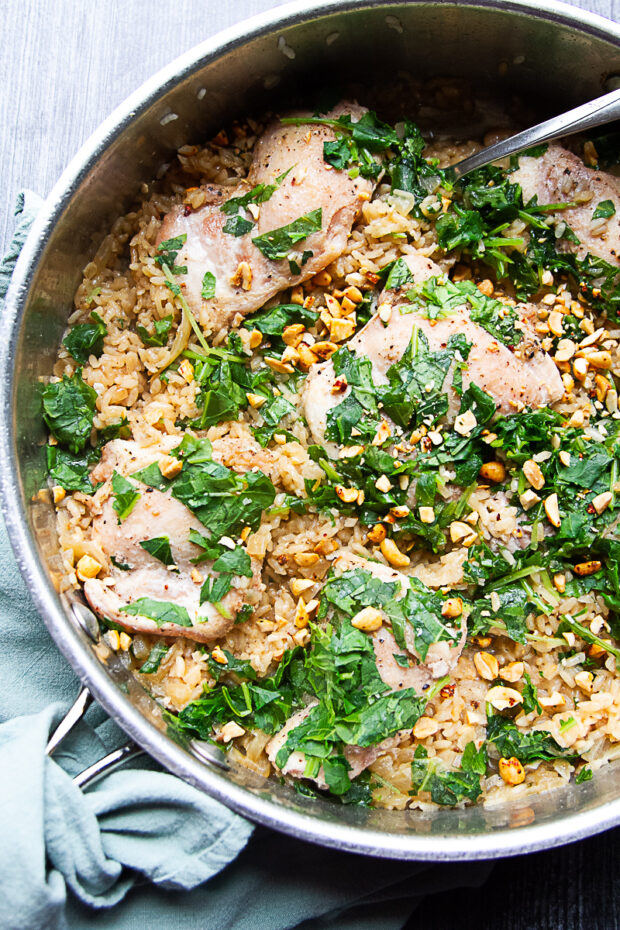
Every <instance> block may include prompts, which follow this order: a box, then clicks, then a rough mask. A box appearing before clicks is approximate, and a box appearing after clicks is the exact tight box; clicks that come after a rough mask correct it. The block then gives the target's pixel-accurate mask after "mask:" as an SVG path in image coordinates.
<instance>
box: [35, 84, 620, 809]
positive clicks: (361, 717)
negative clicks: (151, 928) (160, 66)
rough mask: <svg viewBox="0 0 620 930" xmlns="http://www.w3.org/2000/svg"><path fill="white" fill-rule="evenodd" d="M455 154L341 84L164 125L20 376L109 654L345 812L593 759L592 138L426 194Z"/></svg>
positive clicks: (597, 752)
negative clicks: (155, 175)
mask: <svg viewBox="0 0 620 930" xmlns="http://www.w3.org/2000/svg"><path fill="white" fill-rule="evenodd" d="M471 147H472V144H469V150H471ZM457 149H458V146H455V144H454V143H453V142H450V141H446V142H442V143H437V142H436V143H434V144H433V146H432V147H431V146H429V147H427V148H425V145H424V141H423V139H422V136H421V135H420V133H419V131H418V130H417V128H416V127H415V126H414V125H413V123H411V122H409V121H405V122H404V123H401V124H399V125H398V126H396V127H391V126H389V125H387V124H386V123H383V122H381V121H380V120H379V119H378V118H377V117H376V116H375V115H374V113H372V112H370V111H368V110H367V109H365V108H364V107H362V106H358V105H357V104H350V103H347V102H343V103H341V104H339V105H338V106H337V107H336V108H334V109H333V110H332V111H330V112H327V113H324V114H322V115H318V116H317V115H316V114H315V115H310V114H309V113H301V114H294V115H293V116H289V117H285V118H284V119H275V120H272V121H271V122H269V123H268V124H267V125H265V126H263V125H260V124H257V123H254V122H252V121H248V123H247V124H245V125H243V126H241V125H234V126H233V127H231V129H230V131H226V132H224V131H222V132H220V133H219V134H218V135H217V136H216V137H215V139H213V140H212V141H211V142H210V143H209V144H208V145H206V146H205V147H203V148H199V147H197V146H186V147H184V148H183V149H181V150H180V152H179V156H178V163H177V164H175V165H174V166H173V167H172V168H170V169H169V171H168V173H167V174H166V176H165V177H164V178H163V180H162V181H161V182H158V183H157V184H154V185H152V186H151V187H148V186H147V185H145V187H144V199H143V201H142V203H141V205H140V207H139V208H138V209H137V210H136V211H135V212H133V213H131V214H129V215H128V216H125V217H122V218H121V219H119V220H118V221H117V223H116V224H115V226H114V228H113V230H112V231H111V233H110V235H109V236H108V237H107V238H106V240H105V241H104V243H103V244H102V246H101V248H100V249H99V251H98V253H97V255H96V256H95V258H94V259H93V262H92V263H91V264H90V265H89V266H88V267H87V268H86V269H85V272H84V280H83V283H82V284H81V286H80V288H79V289H78V292H77V295H76V309H75V312H74V313H73V315H72V316H71V319H70V328H69V330H68V332H67V335H66V337H65V339H64V343H63V347H62V348H61V351H60V355H59V359H58V363H57V367H56V376H57V377H56V378H55V379H52V382H51V383H50V384H49V385H47V387H46V388H45V390H44V392H43V406H44V416H45V419H46V422H47V424H48V426H49V429H50V434H51V436H50V444H49V446H48V449H47V455H48V467H49V475H50V482H51V486H52V489H53V496H54V501H55V503H56V505H57V510H58V527H59V536H60V542H61V547H62V551H63V556H64V559H65V564H66V568H67V579H66V584H67V586H74V585H82V586H83V590H84V594H85V596H86V599H87V600H88V602H89V603H90V605H91V606H92V608H93V609H94V610H95V611H96V613H97V615H98V617H99V618H100V620H101V624H102V628H103V629H104V630H106V632H105V635H104V640H105V641H106V643H107V644H108V646H109V647H110V648H112V649H113V650H115V651H116V652H118V653H119V655H120V656H121V657H122V658H123V661H125V662H126V664H127V666H128V667H131V668H132V669H133V670H134V672H135V675H136V677H137V678H138V679H139V680H140V681H142V682H143V683H144V684H145V686H146V687H147V688H148V689H149V690H150V691H151V693H152V694H153V695H154V696H155V698H156V699H157V700H158V701H159V702H160V703H161V704H162V706H163V707H164V708H165V709H166V710H167V711H168V712H169V719H170V721H171V723H172V725H174V726H176V727H178V728H179V729H180V730H182V731H183V732H184V733H186V734H188V735H190V736H191V737H193V738H198V739H203V740H215V741H216V742H217V743H218V744H220V745H221V746H222V747H224V748H226V749H227V750H228V751H229V752H230V753H231V755H232V756H233V757H234V759H235V760H237V761H238V762H241V763H242V764H244V765H246V766H248V767H250V768H252V769H254V770H255V771H257V772H258V773H260V774H264V775H268V774H270V773H273V774H276V775H281V776H284V777H286V778H287V779H288V780H289V781H290V782H291V783H292V784H294V785H295V786H296V787H297V788H298V790H300V791H302V792H303V793H306V794H308V795H312V794H315V793H317V792H318V793H325V792H327V793H328V794H329V795H330V796H332V797H333V798H335V799H338V800H341V801H344V802H347V803H359V804H374V805H377V806H384V807H389V808H396V809H401V808H405V807H414V808H415V807H418V808H425V807H427V806H428V805H435V804H446V805H459V804H464V803H468V802H473V801H477V800H478V799H481V800H482V801H484V803H487V804H495V803H501V802H502V801H503V800H505V799H506V798H509V797H511V796H514V794H518V795H524V794H528V793H537V792H540V791H544V790H549V789H552V788H554V787H558V786H560V785H562V784H564V783H566V782H567V781H568V780H569V779H571V778H573V777H574V778H576V779H577V780H578V781H583V780H586V779H588V778H590V777H591V776H592V773H593V772H594V771H595V770H596V769H597V768H598V767H600V766H601V765H603V764H605V763H607V762H609V761H611V760H613V759H614V758H616V757H617V756H618V755H620V742H619V741H620V677H619V676H618V663H619V662H620V646H619V644H618V639H617V637H618V636H620V620H619V619H618V611H619V610H620V574H619V564H620V542H619V539H618V531H617V515H618V509H617V496H618V494H619V493H620V475H619V474H618V459H619V457H620V439H619V429H620V414H619V413H618V400H617V399H618V393H617V378H618V376H619V375H620V350H619V348H618V337H619V336H620V323H619V322H618V312H619V309H620V265H619V263H618V245H619V241H620V225H619V219H618V213H617V210H618V204H619V200H620V181H619V180H618V177H617V176H616V175H614V174H613V170H614V167H613V164H598V154H597V151H596V148H595V147H594V145H593V144H592V142H588V143H586V146H585V153H586V158H587V161H588V164H586V163H584V161H583V159H582V157H581V155H583V151H584V150H583V148H582V149H581V150H580V152H581V155H580V154H579V153H578V152H573V151H569V150H568V149H565V148H562V147H560V146H552V147H549V148H547V147H544V146H543V147H540V148H539V149H537V150H534V151H531V152H529V153H527V154H526V155H525V156H522V157H521V158H520V159H516V160H513V162H511V163H510V165H507V166H504V167H492V168H486V169H481V170H478V171H476V172H474V173H472V174H471V175H470V176H468V177H467V178H465V179H464V180H463V181H461V182H459V183H457V184H456V185H454V186H453V185H451V184H450V183H449V181H448V180H447V178H446V177H445V175H444V173H443V171H442V168H441V164H442V163H443V162H444V161H445V160H446V159H447V158H448V157H450V158H454V155H455V151H456V150H457ZM601 161H602V159H601ZM612 161H613V159H612Z"/></svg>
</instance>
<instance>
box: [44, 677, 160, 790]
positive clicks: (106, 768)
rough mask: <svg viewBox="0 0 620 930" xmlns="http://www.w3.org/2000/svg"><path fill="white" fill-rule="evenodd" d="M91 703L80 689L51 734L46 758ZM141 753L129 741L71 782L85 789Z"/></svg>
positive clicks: (88, 695) (139, 748) (86, 694)
mask: <svg viewBox="0 0 620 930" xmlns="http://www.w3.org/2000/svg"><path fill="white" fill-rule="evenodd" d="M92 702H93V696H92V694H91V693H90V691H89V690H88V688H82V690H81V691H80V693H79V694H78V696H77V698H76V700H75V701H74V703H73V704H72V705H71V707H70V708H69V710H68V711H67V713H66V714H65V716H64V717H63V719H62V720H61V721H60V723H59V724H58V726H57V727H56V729H55V730H54V732H53V733H52V735H51V737H50V740H49V742H48V744H47V746H46V747H45V752H46V754H47V755H48V756H51V755H52V753H53V752H55V750H56V749H58V747H59V746H60V744H61V743H62V741H63V740H64V739H65V737H66V736H67V735H68V734H69V733H70V732H71V730H72V729H73V727H74V726H75V725H76V724H77V723H79V721H80V720H81V719H82V717H83V716H84V714H85V713H86V711H87V710H88V708H89V707H90V705H91V704H92ZM142 753H143V750H142V749H141V747H140V746H138V744H137V743H134V742H133V740H130V741H129V742H127V743H125V745H124V746H121V747H120V748H119V749H115V750H114V751H113V752H110V753H108V755H107V756H104V757H103V758H102V759H99V760H98V761H97V762H93V764H92V765H89V766H88V768H86V769H84V771H83V772H80V774H79V775H76V776H75V778H74V779H73V781H74V782H75V784H76V785H77V786H78V787H79V788H85V787H86V786H87V785H89V784H91V782H94V781H96V780H97V779H98V778H101V776H102V775H105V774H106V773H107V772H110V771H112V770H113V769H115V768H117V767H118V766H119V765H122V764H123V763H124V762H128V761H129V759H135V757H136V756H139V755H142Z"/></svg>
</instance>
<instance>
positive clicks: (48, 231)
mask: <svg viewBox="0 0 620 930" xmlns="http://www.w3.org/2000/svg"><path fill="white" fill-rule="evenodd" d="M400 68H408V69H409V70H411V69H415V71H416V73H418V74H419V75H420V76H424V75H437V74H451V75H456V76H461V77H465V78H467V79H469V80H471V81H472V82H478V83H481V84H483V85H484V86H486V87H487V88H490V89H492V90H493V91H495V92H497V93H498V94H502V95H508V94H511V93H513V92H518V93H520V94H521V95H523V96H525V97H527V98H529V99H530V100H533V101H535V102H536V104H537V105H539V109H540V113H539V117H543V118H544V117H545V116H548V115H550V114H552V113H553V112H559V111H563V110H565V109H567V107H570V106H575V105H577V104H580V103H583V102H584V101H586V100H590V99H592V98H594V97H596V96H598V95H600V94H601V93H603V92H604V90H609V89H612V88H611V86H610V83H609V82H610V81H611V82H613V80H614V78H613V76H614V75H618V74H620V29H619V28H618V26H616V25H614V24H612V23H609V22H607V21H606V20H603V19H601V18H600V17H597V16H595V15H592V14H588V13H584V12H581V11H579V10H577V9H575V8H572V7H567V6H564V5H563V4H560V3H554V2H546V3H543V2H534V0H532V2H529V0H527V2H526V0H509V2H502V0H478V2H459V3H458V4H456V3H448V2H439V3H426V2H413V3H399V2H390V0H383V2H376V0H324V2H320V0H319V2H316V3H294V4H291V5H288V6H284V7H279V8H278V9H277V10H275V11H273V12H272V13H269V14H266V15H263V16H260V17H257V18H255V19H253V20H250V21H248V22H247V23H245V24H242V25H241V26H239V27H235V28H233V29H230V30H227V31H226V32H224V33H221V34H220V35H219V36H216V37H215V38H214V39H212V40H209V41H208V42H205V43H203V44H202V45H200V46H198V47H197V48H195V49H193V50H192V51H190V52H188V53H187V54H186V55H184V56H183V57H182V58H180V59H178V60H177V61H176V62H173V63H172V64H171V65H170V66H169V67H167V68H166V69H164V71H162V72H160V73H159V74H158V75H156V76H155V77H154V78H153V79H152V80H151V81H149V82H148V83H147V84H146V85H144V86H143V87H142V88H141V89H140V90H139V91H137V92H136V93H135V94H134V95H132V96H131V97H130V98H129V99H128V100H127V101H126V102H125V104H123V105H122V106H121V107H120V108H119V109H118V110H116V111H115V113H113V114H112V116H111V117H110V118H109V119H108V120H106V122H105V123H104V124H103V125H102V126H101V127H100V129H99V131H98V132H97V133H96V134H95V135H94V136H93V137H92V138H91V139H90V140H89V142H88V143H87V144H86V145H85V146H84V147H83V148H82V150H81V151H80V152H79V153H78V155H77V156H76V157H75V159H74V160H73V161H72V163H71V164H70V166H69V167H68V169H67V171H66V172H65V173H64V174H63V176H62V178H61V179H60V181H59V182H58V184H57V185H56V187H55V188H54V190H53V191H52V193H51V195H50V197H49V198H48V200H47V202H46V204H45V207H44V209H43V210H42V212H41V215H40V216H39V218H38V219H37V221H36V223H35V225H34V227H33V229H32V232H31V234H30V236H29V238H28V241H27V243H26V246H25V247H24V250H23V252H22V255H21V257H20V260H19V262H18V266H17V269H16V273H15V276H14V281H13V284H12V286H11V290H10V293H9V297H8V301H7V305H6V309H5V311H4V316H3V319H2V329H1V334H0V336H1V338H0V352H1V355H0V407H1V411H2V421H1V429H2V435H1V436H0V481H1V483H2V495H3V506H4V513H5V517H6V521H7V526H8V529H9V533H10V536H11V541H12V543H13V546H14V549H15V553H16V556H17V559H18V562H19V565H20V568H21V570H22V572H23V574H24V577H25V579H26V581H27V584H28V586H29V588H30V591H31V592H32V596H33V598H34V600H35V602H36V604H37V606H38V608H39V610H40V612H41V615H42V617H43V618H44V620H45V622H46V624H47V626H48V628H49V630H50V632H51V634H52V635H53V636H54V638H55V640H56V642H57V643H58V646H59V648H60V649H61V650H62V652H63V653H64V655H65V656H66V657H67V659H68V661H69V662H70V663H71V665H72V666H73V668H74V669H75V671H76V672H77V674H78V675H79V677H80V679H81V680H82V682H83V683H84V684H86V685H87V686H88V688H89V689H90V690H91V691H92V693H93V694H94V695H95V697H96V699H97V700H98V701H99V702H100V703H101V704H102V705H103V706H104V707H105V709H106V710H107V711H108V713H109V714H110V715H111V717H112V718H113V719H114V720H116V721H117V722H118V723H119V724H120V725H121V726H122V727H123V728H124V729H125V731H126V732H127V733H128V735H129V736H130V737H131V738H132V739H134V740H135V741H136V742H137V743H139V744H140V745H141V746H142V747H143V748H144V749H145V750H146V751H148V752H149V753H150V754H151V755H153V756H154V757H155V758H157V759H158V760H159V761H160V762H161V763H162V764H163V765H164V766H166V767H167V768H168V769H169V770H170V771H172V772H175V773H176V774H178V775H180V776H181V777H182V778H184V779H186V780H187V781H188V782H190V783H192V784H194V785H196V786H198V787H200V788H201V789H203V790H204V791H206V792H207V793H208V794H210V795H212V796H213V797H215V798H217V799H219V800H221V801H223V802H224V803H225V804H227V805H228V806H230V807H232V808H234V809H235V810H237V811H239V812H240V813H243V814H245V815H246V816H248V817H250V818H252V819H253V820H256V821H259V822H261V823H264V824H267V825H269V826H272V827H275V828H276V829H279V830H282V831H284V832H287V833H290V834H293V835H295V836H298V837H303V838H305V839H308V840H312V841H315V842H318V843H322V844H325V845H329V846H333V847H337V848H341V849H348V850H354V851H357V852H362V853H366V854H373V855H379V856H387V857H396V858H410V859H433V860H455V859H460V858H487V857H492V856H503V855H512V854H516V853H522V852H525V851H529V850H534V849H540V848H543V847H549V846H553V845H558V844H560V843H566V842H570V841H571V840H576V839H579V838H581V837H584V836H588V835H590V834H592V833H596V832H598V831H601V830H604V829H606V828H607V827H610V826H612V825H614V824H616V823H619V822H620V788H619V785H618V769H617V768H615V769H614V768H613V767H609V768H607V770H605V771H602V772H600V773H597V774H596V776H595V778H594V779H592V781H590V782H586V783H584V784H582V785H572V786H569V787H567V788H566V789H562V790H558V791H556V792H553V793H550V794H547V795H542V796H538V797H536V798H526V799H522V800H521V801H517V802H515V803H513V804H512V805H511V806H509V807H504V808H501V809H493V808H482V807H473V808H469V809H466V810H459V811H451V810H447V811H437V812H433V813H430V814H425V813H421V812H416V811H407V812H392V811H366V810H360V809H356V808H348V807H340V806H337V805H334V804H332V803H330V802H328V801H315V802H309V801H307V800H305V799H303V798H300V797H299V796H298V795H297V794H296V793H295V792H294V791H292V790H291V789H289V788H287V787H285V786H282V785H280V784H278V783H277V781H275V780H265V779H262V778H259V777H258V776H256V775H254V774H253V773H251V772H249V771H248V770H245V769H242V768H239V767H237V766H235V765H233V764H231V763H230V762H229V760H227V759H226V757H225V756H224V755H223V754H221V753H219V751H218V750H217V749H215V748H214V747H211V746H209V747H205V746H204V745H201V746H199V747H193V746H191V745H182V744H180V743H178V742H176V741H174V740H173V739H172V738H171V737H170V736H169V735H168V734H167V732H166V725H165V722H164V720H163V719H162V715H161V711H160V708H159V707H158V706H157V705H156V704H155V702H154V701H152V700H151V699H150V698H149V697H148V695H146V694H145V693H144V692H143V691H142V689H141V688H140V686H139V685H138V684H137V682H135V680H134V679H133V678H132V677H131V676H130V675H129V674H128V673H127V671H126V670H125V669H124V667H123V665H122V657H119V656H117V655H116V654H115V653H110V652H108V653H107V654H105V653H104V647H103V646H102V644H99V646H98V647H97V650H98V656H99V657H97V656H96V655H95V652H94V651H93V642H92V638H91V635H90V634H92V630H91V629H90V627H89V625H88V624H84V622H83V619H82V621H80V620H79V619H78V618H79V617H80V616H81V614H80V609H79V607H78V606H77V605H76V606H75V611H74V610H73V609H72V604H75V598H73V597H72V596H66V595H63V596H59V595H58V594H57V592H56V587H55V585H56V584H57V582H58V577H59V571H60V562H59V558H58V552H57V543H56V538H55V531H54V526H53V514H52V510H51V507H50V505H49V504H45V502H43V501H40V500H39V499H38V498H37V497H36V492H37V490H38V489H39V488H40V487H41V483H42V481H43V455H42V448H41V447H42V445H43V443H44V439H45V437H44V433H43V429H42V424H41V421H40V401H39V393H38V391H39V387H38V386H39V383H40V379H42V378H45V377H46V376H48V375H49V373H50V371H51V368H52V363H53V359H54V356H55V353H56V347H57V346H58V344H59V341H60V338H61V336H62V332H63V329H64V327H65V323H66V319H67V316H68V313H69V309H70V307H71V305H72V296H73V293H74V290H75V288H76V286H77V284H78V282H79V279H80V276H81V269H82V267H83V266H84V265H85V263H86V262H87V260H88V259H89V257H90V256H91V255H92V254H93V252H94V250H95V248H96V246H97V244H98V242H99V241H100V239H101V236H102V235H103V234H104V232H105V230H106V228H107V227H108V226H109V224H110V221H111V220H112V219H113V218H114V217H115V216H117V215H118V214H120V213H121V212H122V211H123V210H124V209H126V208H127V206H128V205H129V204H130V203H131V202H132V200H133V199H134V198H135V197H136V196H137V194H138V192H139V184H140V181H142V180H143V179H144V178H147V179H148V178H150V177H152V176H154V175H155V174H156V172H157V170H158V169H159V168H160V167H161V165H162V164H163V163H165V162H166V161H167V160H169V159H170V157H171V155H172V153H173V152H174V150H175V148H176V147H177V146H178V145H180V144H182V143H184V142H187V141H194V140H200V139H203V138H206V137H207V135H208V133H209V132H210V131H213V130H215V129H216V128H217V127H218V126H219V124H220V123H222V122H224V121H227V120H230V119H231V118H232V117H234V116H237V115H241V114H242V113H244V112H248V111H249V110H252V109H255V110H257V111H258V110H260V109H263V108H269V107H270V106H275V105H276V104H277V103H278V102H279V101H280V100H282V99H283V98H285V97H286V96H288V95H292V94H297V95H299V91H303V89H304V88H308V87H314V86H315V84H316V80H317V75H321V76H322V77H323V78H325V76H326V75H329V77H330V80H336V78H337V76H339V75H342V74H343V73H344V74H346V75H347V76H348V77H349V79H350V77H351V74H354V75H356V77H357V76H359V79H360V82H361V83H363V82H364V81H366V83H367V84H368V85H372V84H373V82H374V84H377V83H379V82H380V81H382V80H385V79H386V78H387V77H389V76H390V75H392V74H395V73H396V72H397V71H398V70H399V69H400ZM471 131H472V132H475V126H474V127H472V129H471ZM197 750H199V751H197Z"/></svg>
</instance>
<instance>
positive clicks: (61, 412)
mask: <svg viewBox="0 0 620 930" xmlns="http://www.w3.org/2000/svg"><path fill="white" fill-rule="evenodd" d="M96 400H97V392H96V391H95V390H94V389H93V388H92V387H90V385H88V384H86V382H85V381H84V380H83V379H82V369H81V368H78V369H77V371H76V372H75V374H73V375H63V377H62V381H55V382H53V383H51V384H48V385H46V387H45V388H44V390H43V393H42V401H43V417H44V419H45V422H46V423H47V425H48V427H49V429H50V432H51V433H52V435H53V436H55V437H56V439H57V440H58V442H59V443H60V444H61V445H63V446H66V447H67V448H68V449H69V451H70V452H73V453H78V452H81V451H82V449H83V448H84V446H85V445H86V443H87V441H88V439H89V438H90V433H91V430H92V428H93V418H94V415H95V401H96Z"/></svg>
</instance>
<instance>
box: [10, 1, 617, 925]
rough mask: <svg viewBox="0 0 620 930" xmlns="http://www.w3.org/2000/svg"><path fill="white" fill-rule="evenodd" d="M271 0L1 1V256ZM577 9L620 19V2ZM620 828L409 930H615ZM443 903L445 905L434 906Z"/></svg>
mask: <svg viewBox="0 0 620 930" xmlns="http://www.w3.org/2000/svg"><path fill="white" fill-rule="evenodd" d="M281 2H282V0H280V3H279V2H278V0H233V2H229V3H223V2H220V0H174V2H170V0H148V2H147V0H1V2H0V11H1V13H2V30H1V32H0V88H1V90H0V126H1V127H2V142H3V144H2V147H1V150H0V178H1V180H2V195H3V196H2V203H1V204H0V254H1V253H2V252H3V251H4V248H5V245H6V242H7V240H8V237H9V236H10V234H11V232H12V228H13V217H12V213H13V203H14V201H15V195H16V193H17V191H18V190H20V189H21V188H23V187H30V188H31V189H33V190H36V191H38V192H39V193H40V194H47V193H48V192H49V190H50V188H51V186H52V185H53V183H54V181H55V180H56V179H57V178H58V176H59V174H60V173H61V171H62V169H63V168H64V167H65V165H66V164H67V162H68V161H69V159H70V158H71V156H72V155H73V154H74V153H75V151H76V150H77V148H78V147H79V146H80V145H81V143H82V142H83V141H84V140H85V139H86V138H87V137H88V136H89V135H90V133H91V132H92V131H93V130H94V129H95V128H96V127H97V125H98V124H99V123H100V122H101V121H102V120H103V119H104V117H106V116H107V115H108V114H109V113H110V111H111V110H112V109H113V108H114V107H115V106H116V105H117V104H118V103H120V102H121V101H122V100H123V99H124V98H125V97H126V96H127V95H128V94H129V93H130V92H131V91H132V90H134V89H135V88H136V87H138V86H139V85H140V84H141V83H142V81H144V80H145V79H146V78H147V77H149V76H150V75H151V74H152V73H153V72H155V71H156V70H157V69H158V68H160V67H162V66H163V65H165V64H166V63H167V62H169V61H170V60H171V59H172V58H174V57H176V56H177V55H179V54H181V53H182V52H184V51H186V50H187V49H188V48H190V47H191V46H192V45H195V44H196V43H198V42H199V41H201V40H203V39H205V38H207V37H208V36H210V35H212V34H214V33H215V32H217V31H218V30H220V29H224V28H225V27H227V26H229V25H231V24H233V23H235V22H238V21H239V20H241V19H244V18H246V17H248V16H252V15H254V14H256V13H260V12H262V11H264V10H267V9H269V8H271V7H274V6H279V5H281ZM575 5H576V6H580V7H583V8H584V9H589V10H592V11H593V12H596V13H599V14H601V15H602V16H607V17H609V18H610V19H616V20H618V19H620V0H577V2H576V3H575ZM619 841H620V832H619V831H612V832H610V833H606V834H603V835H602V836H599V837H594V838H593V839H591V840H586V841H584V842H582V843H577V844H574V845H572V846H568V847H565V848H563V849H560V850H556V851H551V852H545V853H537V854H535V855H532V856H528V857H521V858H517V859H510V860H504V861H502V862H500V863H498V864H497V866H496V867H495V870H494V872H493V874H492V877H491V879H490V880H489V881H488V882H487V884H486V885H485V886H484V887H483V888H481V889H479V890H477V891H466V892H462V893H459V894H458V895H453V896H452V898H451V899H450V898H448V899H446V898H445V897H444V896H432V897H430V898H428V899H427V900H426V903H425V904H424V905H423V906H422V908H421V909H419V910H418V911H416V913H415V916H414V917H413V918H412V920H411V921H410V924H409V927H410V928H412V930H413V928H414V927H415V928H416V930H448V928H450V930H452V928H454V927H456V926H458V927H459V928H460V930H470V928H471V930H474V928H475V930H496V928H502V930H617V928H619V927H620V917H619V909H620V871H619V870H618V867H617V858H618V854H619V853H620V842H619ZM437 897H441V900H437Z"/></svg>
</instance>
